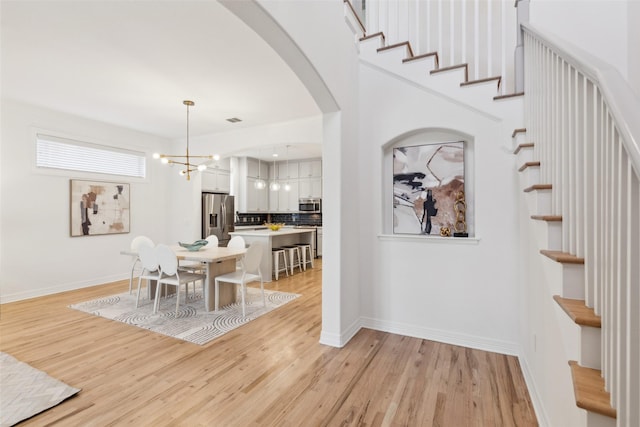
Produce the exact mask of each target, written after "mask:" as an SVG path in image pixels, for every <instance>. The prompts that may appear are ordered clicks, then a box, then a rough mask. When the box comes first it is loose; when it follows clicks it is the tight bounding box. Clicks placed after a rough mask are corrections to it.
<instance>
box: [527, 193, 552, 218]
mask: <svg viewBox="0 0 640 427" xmlns="http://www.w3.org/2000/svg"><path fill="white" fill-rule="evenodd" d="M527 204H528V205H529V212H530V213H531V215H549V214H550V213H551V190H536V191H531V192H529V193H527Z"/></svg>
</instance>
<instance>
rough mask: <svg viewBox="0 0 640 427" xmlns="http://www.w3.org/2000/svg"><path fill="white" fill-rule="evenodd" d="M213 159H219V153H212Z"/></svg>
mask: <svg viewBox="0 0 640 427" xmlns="http://www.w3.org/2000/svg"><path fill="white" fill-rule="evenodd" d="M213 160H215V161H216V162H217V161H218V160H220V154H214V155H213Z"/></svg>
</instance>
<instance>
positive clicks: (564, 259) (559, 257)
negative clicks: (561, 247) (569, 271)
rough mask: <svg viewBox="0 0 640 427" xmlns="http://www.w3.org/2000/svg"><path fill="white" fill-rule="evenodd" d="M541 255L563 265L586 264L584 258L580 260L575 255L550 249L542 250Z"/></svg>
mask: <svg viewBox="0 0 640 427" xmlns="http://www.w3.org/2000/svg"><path fill="white" fill-rule="evenodd" d="M540 253H541V254H542V255H544V256H546V257H549V258H551V259H552V260H554V261H556V262H560V263H562V264H584V258H578V257H577V256H575V255H572V254H570V253H567V252H562V251H551V250H548V249H541V250H540Z"/></svg>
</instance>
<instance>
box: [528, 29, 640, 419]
mask: <svg viewBox="0 0 640 427" xmlns="http://www.w3.org/2000/svg"><path fill="white" fill-rule="evenodd" d="M522 27H523V29H524V33H525V34H524V52H525V53H524V58H525V61H524V62H525V66H524V67H525V81H524V92H525V117H526V128H527V136H528V137H530V138H531V141H532V142H533V143H534V144H535V146H534V153H535V154H534V155H535V156H536V157H537V159H538V160H540V162H541V169H540V174H541V175H540V176H541V183H543V184H551V185H552V192H553V199H552V212H549V214H551V215H561V216H562V230H563V235H562V251H563V252H566V253H570V254H573V255H576V256H578V257H580V258H584V260H585V279H586V280H585V282H586V283H585V301H586V305H587V306H589V307H592V308H594V310H595V312H596V313H597V314H599V315H600V316H601V317H602V369H601V371H602V375H603V377H604V380H605V387H606V389H607V391H609V392H610V393H611V404H612V406H613V407H614V408H616V410H617V414H618V416H617V425H618V426H639V425H640V389H639V387H640V246H639V245H640V243H639V242H640V185H639V179H638V177H639V175H640V101H639V100H638V99H637V98H636V97H635V96H634V95H633V91H632V90H631V89H630V88H629V87H628V85H627V83H626V82H625V81H624V80H623V79H622V77H621V76H620V75H619V73H617V71H615V70H613V69H612V68H611V67H610V66H608V65H607V64H604V63H602V62H601V61H599V60H597V59H596V58H593V57H591V56H590V55H588V54H587V53H585V52H581V51H579V50H578V49H577V48H575V47H573V46H565V45H564V43H563V42H562V41H560V40H556V39H552V38H550V37H548V36H545V35H544V34H543V33H541V32H539V31H537V30H536V29H535V28H534V27H532V26H531V25H529V24H523V26H522Z"/></svg>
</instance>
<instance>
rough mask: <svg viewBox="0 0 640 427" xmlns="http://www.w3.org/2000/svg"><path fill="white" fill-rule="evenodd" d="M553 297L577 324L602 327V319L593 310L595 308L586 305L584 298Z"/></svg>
mask: <svg viewBox="0 0 640 427" xmlns="http://www.w3.org/2000/svg"><path fill="white" fill-rule="evenodd" d="M553 299H554V300H555V301H556V302H557V303H558V305H559V306H560V307H562V309H563V310H564V311H565V313H567V314H568V315H569V317H570V318H571V320H573V321H574V322H576V324H578V325H582V326H592V327H594V328H601V327H602V319H601V318H600V316H598V315H597V314H596V313H595V311H593V308H590V307H587V306H586V305H585V301H584V300H581V299H570V298H562V297H561V296H560V295H554V296H553Z"/></svg>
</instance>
